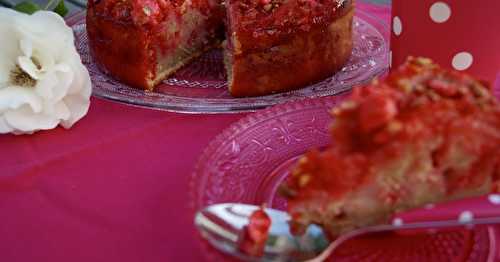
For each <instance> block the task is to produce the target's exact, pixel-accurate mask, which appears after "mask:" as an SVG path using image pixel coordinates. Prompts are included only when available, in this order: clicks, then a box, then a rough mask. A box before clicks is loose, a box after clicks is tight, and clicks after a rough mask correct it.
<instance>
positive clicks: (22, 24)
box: [0, 8, 91, 134]
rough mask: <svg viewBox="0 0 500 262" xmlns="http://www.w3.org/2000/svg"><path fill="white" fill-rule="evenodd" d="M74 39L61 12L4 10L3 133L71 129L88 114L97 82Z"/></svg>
mask: <svg viewBox="0 0 500 262" xmlns="http://www.w3.org/2000/svg"><path fill="white" fill-rule="evenodd" d="M73 38H74V37H73V32H72V30H71V28H69V27H68V26H67V25H66V24H65V22H64V20H63V19H62V18H61V17H60V16H59V15H57V14H56V13H53V12H46V11H39V12H36V13H34V14H33V15H26V14H22V13H18V12H16V11H13V10H10V9H7V8H0V134H2V133H11V132H12V133H14V134H24V133H33V132H36V131H38V130H47V129H52V128H55V127H56V126H57V125H58V124H61V125H62V126H63V127H65V128H70V127H71V126H72V125H73V124H74V123H75V122H77V121H78V120H80V119H81V118H82V117H83V116H84V115H85V114H86V113H87V111H88V108H89V105H90V94H91V82H90V77H89V73H88V71H87V69H86V68H85V67H84V66H83V64H82V62H81V60H80V56H79V55H78V53H77V51H76V48H75V46H74V42H73Z"/></svg>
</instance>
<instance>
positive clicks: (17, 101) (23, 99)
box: [0, 86, 42, 113]
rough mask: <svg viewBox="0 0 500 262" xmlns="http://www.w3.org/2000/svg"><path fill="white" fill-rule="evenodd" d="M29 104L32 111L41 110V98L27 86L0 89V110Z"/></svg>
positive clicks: (37, 111)
mask: <svg viewBox="0 0 500 262" xmlns="http://www.w3.org/2000/svg"><path fill="white" fill-rule="evenodd" d="M23 105H29V106H30V107H31V109H32V111H33V112H35V113H39V112H41V111H42V100H41V99H40V97H38V96H37V95H36V94H35V93H34V92H32V91H31V90H30V89H29V88H25V87H18V86H11V87H8V88H3V89H0V111H9V110H12V109H18V108H20V107H21V106H23Z"/></svg>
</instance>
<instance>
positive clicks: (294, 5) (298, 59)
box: [87, 0, 354, 97]
mask: <svg viewBox="0 0 500 262" xmlns="http://www.w3.org/2000/svg"><path fill="white" fill-rule="evenodd" d="M353 15H354V1H353V0H227V1H225V2H222V1H220V0H96V1H89V2H88V11H87V32H88V38H89V45H90V49H91V52H92V55H93V57H94V59H95V61H96V63H97V64H98V65H99V66H100V67H101V68H102V69H103V70H104V71H105V72H107V73H108V74H109V75H111V76H113V77H114V78H116V79H118V80H120V81H122V82H124V83H126V84H128V85H130V86H133V87H137V88H142V89H147V90H153V89H154V87H155V86H156V85H157V84H158V83H160V82H161V81H162V80H164V79H165V78H167V77H168V76H169V75H171V74H173V73H174V72H175V71H176V70H177V69H179V68H180V67H182V66H183V65H186V64H187V63H189V62H190V61H191V60H192V59H194V58H196V57H198V56H200V55H201V54H203V53H204V52H205V51H207V50H210V49H213V48H217V47H219V46H220V43H222V41H224V39H225V40H226V41H225V45H224V57H225V65H226V70H227V75H228V83H229V91H230V93H231V95H233V96H235V97H244V96H259V95H266V94H271V93H276V92H283V91H289V90H293V89H297V88H301V87H303V86H305V85H307V84H311V83H314V82H317V81H319V80H322V79H324V78H326V77H328V76H330V75H332V74H334V73H335V72H336V71H338V70H339V69H341V68H342V66H343V65H344V64H345V63H346V62H347V60H348V59H349V57H350V54H351V52H352V46H353V43H352V20H353Z"/></svg>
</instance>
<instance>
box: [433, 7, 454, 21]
mask: <svg viewBox="0 0 500 262" xmlns="http://www.w3.org/2000/svg"><path fill="white" fill-rule="evenodd" d="M429 15H430V17H431V19H432V21H434V22H436V23H444V22H446V21H448V19H450V17H451V8H450V7H449V6H448V5H447V4H446V3H443V2H436V3H434V4H433V5H432V6H431V8H430V9H429Z"/></svg>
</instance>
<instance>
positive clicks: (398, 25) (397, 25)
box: [392, 16, 403, 36]
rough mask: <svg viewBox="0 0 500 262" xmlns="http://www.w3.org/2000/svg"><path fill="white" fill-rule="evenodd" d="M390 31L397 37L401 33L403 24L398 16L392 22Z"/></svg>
mask: <svg viewBox="0 0 500 262" xmlns="http://www.w3.org/2000/svg"><path fill="white" fill-rule="evenodd" d="M392 30H393V31H394V34H395V35H397V36H399V35H401V33H402V32H403V23H402V22H401V19H400V18H399V17H398V16H395V17H394V19H393V20H392Z"/></svg>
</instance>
